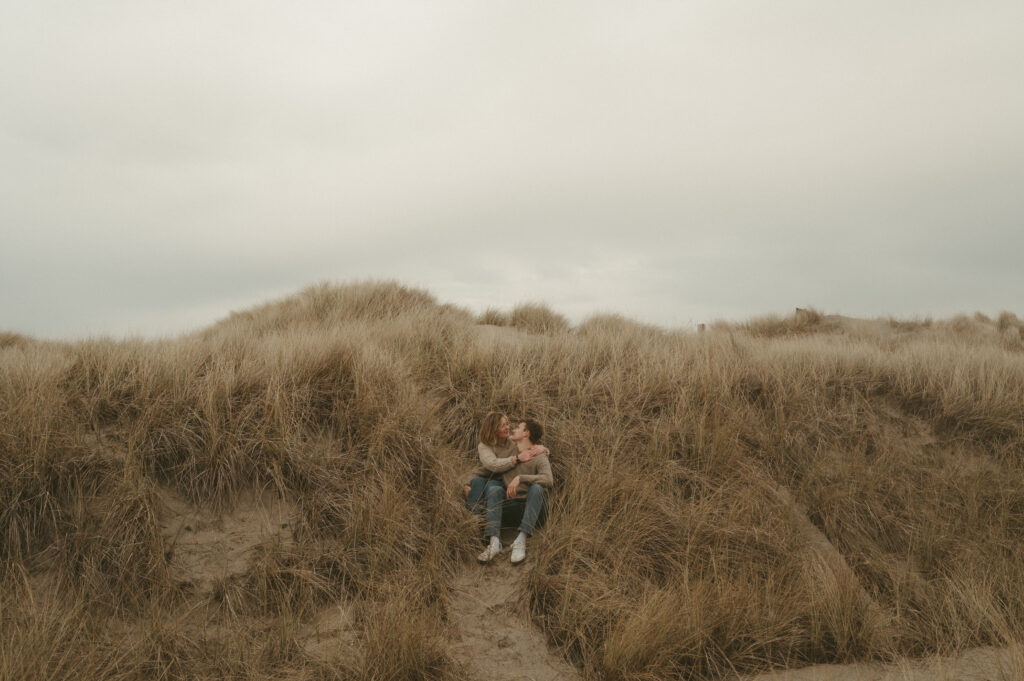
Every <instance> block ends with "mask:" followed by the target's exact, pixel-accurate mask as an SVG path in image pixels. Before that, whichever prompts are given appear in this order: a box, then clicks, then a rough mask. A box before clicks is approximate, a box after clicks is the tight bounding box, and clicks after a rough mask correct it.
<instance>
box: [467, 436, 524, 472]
mask: <svg viewBox="0 0 1024 681" xmlns="http://www.w3.org/2000/svg"><path fill="white" fill-rule="evenodd" d="M476 453H477V455H479V457H480V465H481V466H483V467H484V468H486V469H487V470H489V471H491V472H492V473H504V472H505V471H507V470H509V469H510V468H513V467H514V466H515V465H516V458H515V457H514V456H509V457H506V458H504V459H499V458H498V457H497V456H495V455H494V450H493V449H491V448H490V447H488V446H487V445H485V444H484V443H483V442H481V443H480V444H478V445H477V446H476Z"/></svg>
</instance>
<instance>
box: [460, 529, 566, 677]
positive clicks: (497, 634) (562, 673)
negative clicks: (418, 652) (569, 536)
mask: <svg viewBox="0 0 1024 681" xmlns="http://www.w3.org/2000/svg"><path fill="white" fill-rule="evenodd" d="M527 560H528V561H529V558H527ZM528 569H529V565H520V566H513V565H512V564H511V563H509V550H508V548H506V549H505V551H503V552H502V554H501V555H500V556H498V557H497V558H495V559H494V562H493V563H490V564H488V565H471V566H466V567H465V568H464V569H463V570H462V571H461V572H460V573H459V574H458V575H456V577H455V580H454V582H453V592H452V600H451V609H452V616H453V619H454V620H455V623H456V625H457V626H458V628H459V631H460V633H461V636H460V638H459V639H458V640H457V641H455V642H454V643H453V644H452V646H451V653H452V656H453V657H454V658H455V659H457V660H459V661H460V662H462V663H464V664H465V665H466V669H467V671H468V672H469V675H470V678H473V679H481V680H483V679H486V680H487V681H568V680H570V679H579V678H581V677H580V674H579V672H577V671H576V669H575V668H573V667H572V665H570V664H569V663H568V662H566V661H565V660H563V659H562V658H561V657H560V656H559V655H558V654H557V653H556V652H555V651H553V650H551V649H550V648H549V647H548V644H547V641H546V640H545V639H544V635H543V634H541V632H540V630H539V629H537V628H536V627H534V626H533V625H532V624H531V623H530V622H529V621H528V619H527V617H526V614H525V612H524V611H523V608H522V603H523V593H524V592H525V589H524V588H523V578H524V576H525V574H526V573H525V572H523V571H524V570H528Z"/></svg>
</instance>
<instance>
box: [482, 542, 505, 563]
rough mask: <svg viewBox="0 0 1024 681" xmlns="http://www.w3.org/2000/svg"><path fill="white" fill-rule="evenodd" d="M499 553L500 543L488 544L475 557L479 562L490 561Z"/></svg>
mask: <svg viewBox="0 0 1024 681" xmlns="http://www.w3.org/2000/svg"><path fill="white" fill-rule="evenodd" d="M499 553H501V544H488V546H487V548H486V549H484V550H483V552H482V553H481V554H480V555H479V556H477V557H476V559H477V561H478V562H480V563H490V562H491V560H493V559H494V558H495V557H496V556H497V555H498V554H499Z"/></svg>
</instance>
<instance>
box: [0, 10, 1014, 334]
mask: <svg viewBox="0 0 1024 681" xmlns="http://www.w3.org/2000/svg"><path fill="white" fill-rule="evenodd" d="M1022 19H1024V6H1021V5H1020V4H1019V3H1012V2H1000V3H985V4H984V5H964V4H962V3H952V2H939V3H929V4H928V5H927V6H925V5H922V4H919V3H911V4H900V5H893V4H892V3H882V2H874V1H869V2H867V3H858V4H857V5H851V6H844V7H838V6H832V5H827V4H820V3H819V4H813V3H805V2H796V1H793V2H779V3H772V4H771V5H764V4H755V3H738V4H737V3H720V2H694V3H667V2H666V3H660V2H654V3H645V4H644V5H643V6H627V5H604V6H595V5H594V4H593V3H572V2H570V3H560V4H559V5H558V6H557V7H555V6H551V5H550V3H548V4H544V5H541V4H539V3H530V2H527V3H515V4H511V3H508V4H498V5H493V4H485V5H481V4H480V3H473V2H445V3H442V4H441V5H433V6H431V8H430V10H429V11H427V10H426V9H425V8H420V9H418V10H417V9H414V8H412V7H406V8H404V9H403V11H396V9H395V8H394V7H392V6H387V5H381V4H380V3H369V2H366V3H361V2H357V3H340V4H339V3H317V2H313V3H307V4H305V5H303V7H302V9H301V11H300V10H298V9H296V8H294V7H291V6H288V7H285V6H283V5H276V4H272V3H263V2H255V3H241V2H227V3H216V4H214V5H210V4H195V3H184V4H181V3H178V4H175V5H150V4H147V3H134V2H133V3H127V2H113V1H109V2H100V3H86V4H82V3H78V4H68V3H64V2H38V3H31V4H30V5H22V6H18V7H12V8H9V12H7V13H6V14H5V22H4V24H3V26H0V87H2V88H3V91H4V92H5V94H6V97H5V106H4V109H3V111H2V112H0V225H2V227H0V230H2V236H3V242H4V246H5V247H4V248H3V249H2V250H0V285H2V289H0V322H2V323H3V324H6V325H9V326H10V327H11V328H13V329H14V330H19V331H24V332H28V333H44V334H54V333H55V334H74V333H77V331H76V330H79V329H87V330H88V331H87V332H94V331H97V330H104V329H110V330H114V331H116V330H117V329H120V328H131V329H136V328H137V325H138V322H137V321H131V320H139V319H147V320H152V319H157V318H159V310H167V311H168V315H169V317H173V318H174V319H180V320H183V321H182V323H186V322H185V321H184V320H186V319H188V320H190V321H188V322H187V323H188V324H195V323H205V322H204V320H205V319H206V318H207V317H208V316H209V314H210V311H211V310H214V309H219V308H218V307H217V306H218V305H227V304H228V302H227V301H233V302H232V304H234V303H237V302H238V301H245V300H250V299H252V300H253V301H254V302H256V301H257V300H258V296H263V295H277V292H287V291H289V290H297V289H299V288H302V287H303V286H305V285H307V284H309V283H311V282H313V281H317V280H320V279H337V280H346V279H351V278H358V277H370V276H373V277H396V278H400V279H402V280H404V281H408V282H409V283H412V284H414V285H420V286H424V287H426V288H429V289H431V290H432V291H434V292H435V293H436V294H437V295H438V296H439V297H441V298H442V299H446V300H447V299H448V298H446V297H445V296H449V295H450V296H451V300H452V301H453V302H457V303H459V302H461V303H463V304H466V305H469V306H471V307H480V306H483V305H487V304H491V303H492V302H494V303H496V304H499V305H511V304H514V303H515V302H522V301H523V300H545V301H547V302H549V303H550V304H551V305H552V306H553V307H554V308H556V309H558V310H560V311H562V312H564V313H566V314H569V315H570V316H573V317H581V316H585V315H586V314H587V313H588V311H591V310H593V311H598V310H608V311H617V312H621V313H625V314H628V315H638V316H641V317H642V318H643V319H644V320H645V321H653V322H659V323H670V324H677V323H688V321H690V320H699V321H703V320H705V319H706V318H707V317H709V316H711V317H713V316H729V317H736V316H749V315H751V314H759V313H763V312H773V311H788V310H789V309H790V308H791V307H793V306H794V305H797V304H815V305H817V306H819V307H823V308H826V309H832V310H835V311H840V312H847V313H852V314H879V313H889V312H893V313H897V312H898V313H911V314H912V313H914V312H915V311H921V312H923V313H935V314H944V313H947V312H952V311H955V310H957V309H961V308H960V307H959V306H976V307H984V306H988V305H1000V306H1010V305H1012V304H1013V301H1011V300H1009V297H1008V294H1007V293H1006V291H1010V290H1019V289H1020V284H1022V283H1024V281H1022V280H1021V278H1020V275H1019V274H1017V273H1016V272H1017V269H1018V268H1016V266H1015V263H1013V257H1012V255H1011V254H1013V253H1016V252H1019V250H1020V246H1021V237H1020V236H1019V235H1018V231H1019V230H1018V227H1019V225H1020V221H1021V218H1022V214H1024V206H1022V205H1021V202H1020V200H1019V198H1018V188H1019V187H1020V186H1021V180H1024V135H1022V134H1021V133H1020V129H1019V124H1018V121H1019V120H1021V119H1022V118H1024V90H1021V88H1020V87H1019V86H1018V85H1017V80H1018V79H1019V74H1018V70H1019V69H1018V65H1019V64H1020V63H1021V60H1022V58H1024V46H1022V43H1021V41H1020V40H1019V39H1018V36H1017V35H1016V34H1017V32H1018V31H1017V28H1016V27H1018V26H1020V25H1021V20H1022ZM524 254H527V255H528V259H527V261H526V262H524V260H523V258H524ZM502 258H504V259H505V260H506V261H507V266H506V265H505V264H504V263H503V262H502ZM516 271H525V272H526V273H527V276H516V275H515V274H511V273H510V272H516ZM218 301H219V302H218ZM225 311H226V310H225ZM88 320H106V321H103V322H102V323H87V321H88ZM117 320H121V321H117ZM125 320H127V321H125ZM83 324H85V326H83ZM162 328H166V327H162Z"/></svg>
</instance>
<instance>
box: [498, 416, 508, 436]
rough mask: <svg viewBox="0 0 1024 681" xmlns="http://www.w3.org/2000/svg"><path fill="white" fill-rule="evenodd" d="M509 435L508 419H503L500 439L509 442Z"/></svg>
mask: <svg viewBox="0 0 1024 681" xmlns="http://www.w3.org/2000/svg"><path fill="white" fill-rule="evenodd" d="M508 434H509V427H508V419H506V418H503V419H501V425H499V426H498V439H499V440H507V439H508Z"/></svg>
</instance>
